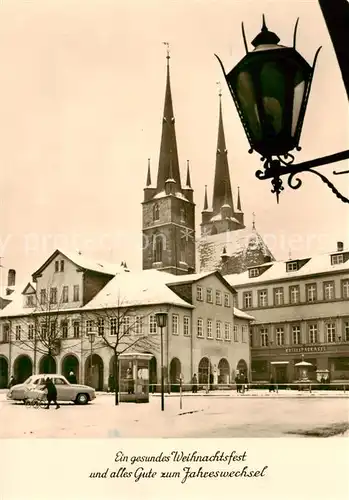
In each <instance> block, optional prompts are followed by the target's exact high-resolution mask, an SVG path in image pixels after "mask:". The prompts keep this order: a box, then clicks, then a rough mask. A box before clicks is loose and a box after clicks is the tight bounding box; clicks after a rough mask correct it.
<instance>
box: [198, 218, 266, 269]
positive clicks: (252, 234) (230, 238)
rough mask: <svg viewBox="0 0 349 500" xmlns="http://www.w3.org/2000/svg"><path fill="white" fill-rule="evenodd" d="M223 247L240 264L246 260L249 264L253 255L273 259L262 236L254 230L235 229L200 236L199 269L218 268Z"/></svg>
mask: <svg viewBox="0 0 349 500" xmlns="http://www.w3.org/2000/svg"><path fill="white" fill-rule="evenodd" d="M224 247H225V250H226V254H227V255H228V256H229V257H230V258H235V259H237V260H238V259H239V260H241V263H242V264H241V266H242V265H243V263H246V262H247V263H248V264H249V265H251V264H252V262H253V258H254V255H259V256H260V255H263V256H270V257H271V258H272V259H274V257H273V255H272V253H271V251H270V250H269V248H268V247H267V245H266V244H265V243H264V241H263V238H262V237H261V235H260V234H259V233H257V231H256V230H250V229H248V228H245V229H238V230H236V231H226V232H224V233H218V234H213V235H203V236H201V238H200V239H199V241H198V255H199V259H200V263H199V265H200V271H209V270H211V271H213V270H217V269H219V268H220V267H221V263H222V261H221V255H222V251H223V248H224ZM245 267H246V266H245Z"/></svg>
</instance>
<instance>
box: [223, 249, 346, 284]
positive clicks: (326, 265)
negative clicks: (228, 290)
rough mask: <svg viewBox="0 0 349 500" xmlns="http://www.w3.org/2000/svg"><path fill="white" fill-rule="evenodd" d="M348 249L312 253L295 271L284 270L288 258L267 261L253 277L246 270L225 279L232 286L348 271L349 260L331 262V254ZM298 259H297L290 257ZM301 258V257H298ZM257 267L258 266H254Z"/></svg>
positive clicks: (229, 275) (228, 275)
mask: <svg viewBox="0 0 349 500" xmlns="http://www.w3.org/2000/svg"><path fill="white" fill-rule="evenodd" d="M347 251H348V250H344V251H343V252H330V253H326V254H320V255H314V256H313V257H310V258H309V257H308V259H306V260H307V261H306V263H305V264H304V265H303V266H302V267H301V268H300V269H298V270H297V271H286V264H287V262H290V261H289V260H282V261H274V262H269V263H268V266H269V267H268V269H267V270H266V271H264V272H263V273H262V274H261V275H260V276H256V277H255V278H250V277H249V273H248V271H245V272H243V273H240V274H227V275H225V279H226V280H227V281H229V283H230V284H231V285H233V286H243V285H248V286H253V285H254V284H260V283H265V282H269V281H270V282H274V281H275V282H276V281H280V280H292V279H293V280H297V279H299V278H301V277H307V276H309V277H311V276H314V275H317V274H326V273H327V274H329V273H334V272H340V271H347V272H349V261H347V262H344V263H343V264H335V265H332V264H331V255H333V254H334V253H335V254H338V253H346V252H347ZM292 260H298V259H292ZM299 260H302V259H299ZM256 267H258V266H256Z"/></svg>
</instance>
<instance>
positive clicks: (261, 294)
mask: <svg viewBox="0 0 349 500" xmlns="http://www.w3.org/2000/svg"><path fill="white" fill-rule="evenodd" d="M267 305H268V291H267V290H258V306H259V307H267Z"/></svg>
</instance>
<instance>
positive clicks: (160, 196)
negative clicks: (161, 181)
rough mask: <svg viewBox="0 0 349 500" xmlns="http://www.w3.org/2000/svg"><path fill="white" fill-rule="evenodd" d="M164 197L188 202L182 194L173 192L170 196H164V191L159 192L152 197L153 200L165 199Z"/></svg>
mask: <svg viewBox="0 0 349 500" xmlns="http://www.w3.org/2000/svg"><path fill="white" fill-rule="evenodd" d="M166 196H175V197H176V198H180V199H181V200H185V201H189V200H188V198H186V197H185V196H184V194H183V193H181V192H180V191H175V192H174V193H171V194H170V195H168V194H166V191H160V192H159V193H157V194H156V195H154V196H153V200H157V199H159V198H165V197H166Z"/></svg>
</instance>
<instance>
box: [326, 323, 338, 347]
mask: <svg viewBox="0 0 349 500" xmlns="http://www.w3.org/2000/svg"><path fill="white" fill-rule="evenodd" d="M326 338H327V342H329V343H332V342H335V341H336V325H335V323H326Z"/></svg>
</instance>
